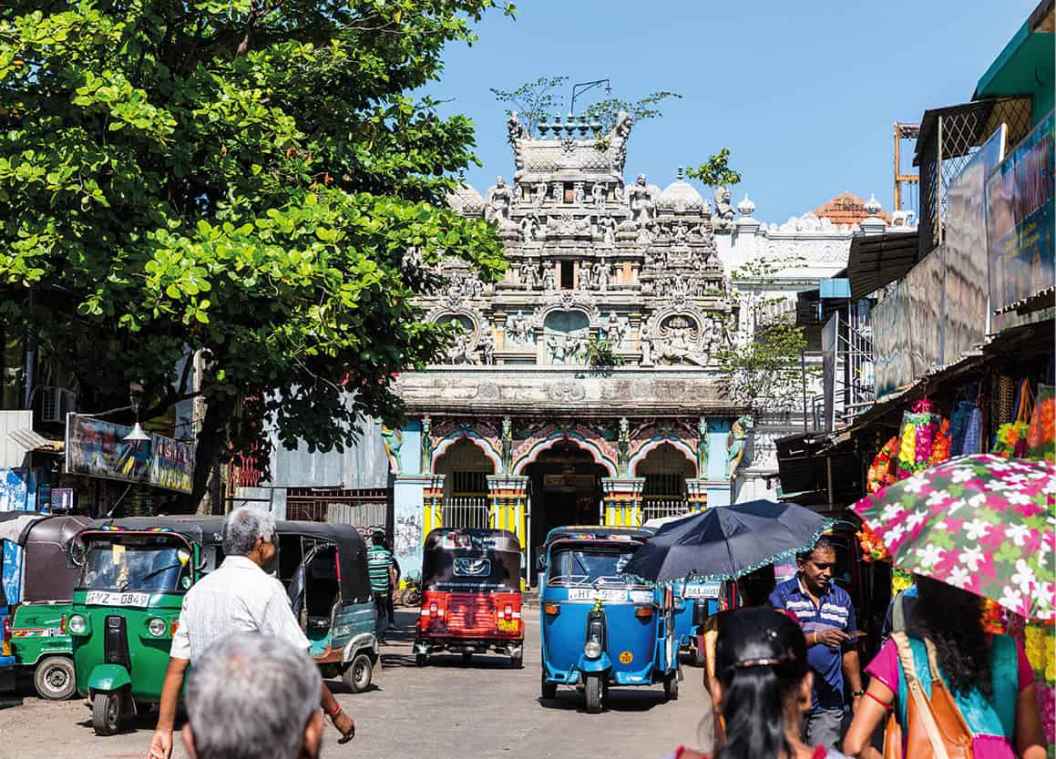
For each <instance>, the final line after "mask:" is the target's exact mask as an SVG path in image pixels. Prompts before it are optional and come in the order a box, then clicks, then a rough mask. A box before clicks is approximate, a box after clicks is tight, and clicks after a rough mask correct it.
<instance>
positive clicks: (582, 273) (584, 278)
mask: <svg viewBox="0 0 1056 759" xmlns="http://www.w3.org/2000/svg"><path fill="white" fill-rule="evenodd" d="M594 286H595V282H594V270H593V268H592V267H591V265H590V262H588V261H584V262H583V263H582V264H580V267H579V289H580V290H593V289H594Z"/></svg>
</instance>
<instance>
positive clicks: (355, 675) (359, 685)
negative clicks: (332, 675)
mask: <svg viewBox="0 0 1056 759" xmlns="http://www.w3.org/2000/svg"><path fill="white" fill-rule="evenodd" d="M373 677H374V663H373V662H372V661H371V660H370V657H369V656H367V655H366V654H357V655H356V657H355V658H354V659H353V660H352V663H351V664H349V665H348V666H347V667H345V671H344V672H342V673H341V679H342V680H344V681H345V685H347V686H348V687H349V688H351V689H352V692H353V693H362V692H363V691H365V690H366V689H367V688H369V687H370V681H371V679H372V678H373Z"/></svg>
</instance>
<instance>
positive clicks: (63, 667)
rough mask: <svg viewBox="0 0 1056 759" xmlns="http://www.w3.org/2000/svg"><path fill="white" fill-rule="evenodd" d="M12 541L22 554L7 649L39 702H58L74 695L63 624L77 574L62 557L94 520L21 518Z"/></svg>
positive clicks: (70, 643) (70, 644) (68, 643)
mask: <svg viewBox="0 0 1056 759" xmlns="http://www.w3.org/2000/svg"><path fill="white" fill-rule="evenodd" d="M21 523H22V524H23V525H24V526H23V527H22V529H21V530H19V531H18V535H17V536H16V535H14V534H12V535H10V537H11V538H12V541H11V542H13V543H14V544H16V545H18V546H20V547H21V549H22V562H21V564H22V565H21V568H20V572H19V574H20V577H19V579H20V583H19V590H20V593H19V598H18V601H17V604H16V605H15V606H14V609H13V612H12V616H11V648H12V653H13V654H14V656H15V661H16V663H17V666H18V667H19V668H20V669H29V670H31V671H32V673H33V685H34V687H35V688H36V691H37V694H38V695H39V696H40V697H41V698H46V699H50V700H55V701H60V700H63V699H67V698H69V697H70V696H72V695H73V694H74V692H75V691H76V682H75V675H74V667H73V641H72V640H71V638H70V634H69V630H68V629H67V626H66V623H67V621H68V620H69V618H70V613H71V609H72V607H73V587H74V585H76V584H77V578H78V576H79V575H80V568H79V567H77V566H76V565H74V564H73V563H72V562H71V561H70V560H69V557H68V555H67V552H68V548H69V545H70V542H71V541H73V540H75V539H76V538H77V535H78V534H79V533H80V532H81V531H82V530H85V529H87V528H90V527H92V526H93V525H95V523H96V522H95V520H93V519H91V518H89V517H86V516H76V515H63V514H54V515H53V514H40V513H36V512H26V513H24V514H23V520H22V522H21Z"/></svg>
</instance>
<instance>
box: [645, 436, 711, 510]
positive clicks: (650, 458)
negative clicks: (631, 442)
mask: <svg viewBox="0 0 1056 759" xmlns="http://www.w3.org/2000/svg"><path fill="white" fill-rule="evenodd" d="M636 459H637V463H636V464H635V465H634V468H633V469H632V471H633V472H634V474H635V476H636V477H641V478H643V479H644V480H645V482H644V483H643V485H642V522H643V523H645V522H647V521H648V520H650V519H656V518H662V517H670V516H678V515H680V514H684V513H686V512H687V511H689V501H688V493H687V490H686V480H688V479H692V478H693V477H695V476H696V474H697V466H696V464H695V463H694V462H693V460H692V458H690V457H689V456H687V455H686V452H685V451H683V450H681V448H680V447H676V446H675V445H674V444H673V443H671V442H670V441H660V442H657V443H654V444H652V445H650V447H649V448H648V450H644V451H641V452H639V456H637V457H636Z"/></svg>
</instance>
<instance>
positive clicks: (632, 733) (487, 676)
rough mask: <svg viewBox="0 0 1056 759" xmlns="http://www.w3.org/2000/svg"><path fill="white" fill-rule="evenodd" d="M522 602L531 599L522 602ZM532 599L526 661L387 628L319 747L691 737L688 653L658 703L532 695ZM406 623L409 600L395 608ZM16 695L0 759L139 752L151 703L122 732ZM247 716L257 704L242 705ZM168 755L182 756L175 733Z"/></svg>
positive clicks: (693, 710) (351, 753) (510, 757)
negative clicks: (367, 675) (353, 731)
mask: <svg viewBox="0 0 1056 759" xmlns="http://www.w3.org/2000/svg"><path fill="white" fill-rule="evenodd" d="M526 612H529V610H527V609H526ZM536 614H537V612H536V611H535V610H531V612H530V617H531V618H530V619H529V622H528V627H527V640H526V643H525V655H524V668H523V669H520V670H514V669H510V667H509V663H508V660H507V659H506V658H505V657H498V656H474V658H473V661H472V663H471V664H470V665H468V666H464V665H463V664H462V660H461V657H460V656H457V655H456V656H437V657H434V659H433V660H432V662H431V663H430V665H429V666H427V667H424V668H419V667H417V666H416V665H415V663H414V657H413V656H412V654H411V634H410V633H409V632H408V633H404V634H393V635H390V636H389V645H387V646H386V647H385V650H384V652H383V655H382V662H383V667H382V670H381V671H380V672H377V673H376V677H375V685H376V687H375V688H373V689H372V690H371V691H369V692H366V693H361V694H353V693H350V692H348V691H347V690H346V689H345V688H344V686H343V684H342V683H341V682H340V681H330V685H331V687H333V689H334V691H335V693H336V694H337V698H338V700H339V701H340V702H341V704H342V706H343V707H344V708H345V710H346V711H348V712H349V713H350V714H352V715H353V717H354V718H355V720H356V727H357V735H356V738H355V740H353V741H352V742H351V743H349V744H347V745H344V746H338V745H337V743H336V738H337V733H336V731H334V730H333V728H331V727H329V723H327V724H328V729H327V736H326V744H325V746H324V749H323V756H324V757H371V758H372V759H374V758H376V759H402V758H404V757H423V759H424V758H426V757H428V758H429V759H456V758H457V759H464V758H468V757H480V758H482V759H490V758H491V757H495V758H497V759H499V758H501V759H515V758H517V757H524V759H529V758H530V759H548V758H550V757H553V758H555V759H556V758H558V757H562V758H563V757H569V758H571V757H577V758H578V757H599V759H601V758H603V759H660V757H663V756H664V755H665V754H667V753H668V752H669V751H671V750H672V749H673V748H674V747H675V746H676V745H678V744H679V743H684V744H686V745H691V746H692V745H696V743H697V741H696V735H697V725H698V723H699V721H700V719H701V717H702V715H703V714H704V713H705V711H707V710H708V702H707V701H706V697H705V695H704V689H703V687H702V684H701V670H699V669H695V668H693V667H690V666H688V665H685V664H684V665H683V673H684V675H685V679H684V680H683V682H682V683H681V689H680V690H681V693H680V698H679V700H678V701H675V702H670V703H665V702H664V699H663V689H662V688H661V687H660V686H655V687H651V688H627V689H624V688H612V689H610V691H609V695H610V701H609V710H608V711H607V712H605V713H603V714H597V715H591V714H586V713H585V712H584V711H583V700H582V693H581V692H579V693H577V692H576V691H575V690H572V689H566V688H561V689H559V690H558V697H557V699H556V700H555V701H552V702H543V701H541V699H540V697H539V625H538V622H537V618H536V616H535V615H536ZM397 616H398V622H399V623H400V624H401V626H402V627H403V629H405V630H409V629H410V626H411V625H412V624H413V623H414V620H415V617H414V614H413V613H412V612H409V611H402V612H399V613H398V615H397ZM29 692H30V689H29V688H27V689H25V693H26V698H25V702H24V704H23V705H22V706H21V707H15V708H11V709H4V710H2V711H0V759H15V758H16V757H17V759H36V758H37V757H39V758H40V759H45V758H47V759H83V758H86V757H93V758H94V757H99V758H100V759H132V758H134V757H139V758H140V759H142V757H144V756H145V755H146V750H147V746H148V744H149V743H150V737H151V732H152V728H153V715H150V716H148V717H144V718H141V719H140V720H139V721H138V722H137V723H136V724H134V725H133V726H132V727H131V728H130V729H129V730H128V731H127V732H124V733H122V734H120V735H115V736H112V737H109V738H98V737H96V736H95V734H94V733H93V731H92V728H91V720H90V714H89V712H88V709H87V708H85V706H84V702H83V701H81V700H74V701H67V702H64V703H51V702H47V701H42V700H40V699H38V698H35V697H32V696H30V695H28V694H29ZM247 718H249V719H252V715H247ZM177 746H178V749H177V751H175V752H174V756H175V757H179V759H186V756H187V755H186V754H185V753H184V752H183V748H182V745H180V744H179V739H178V737H177Z"/></svg>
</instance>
